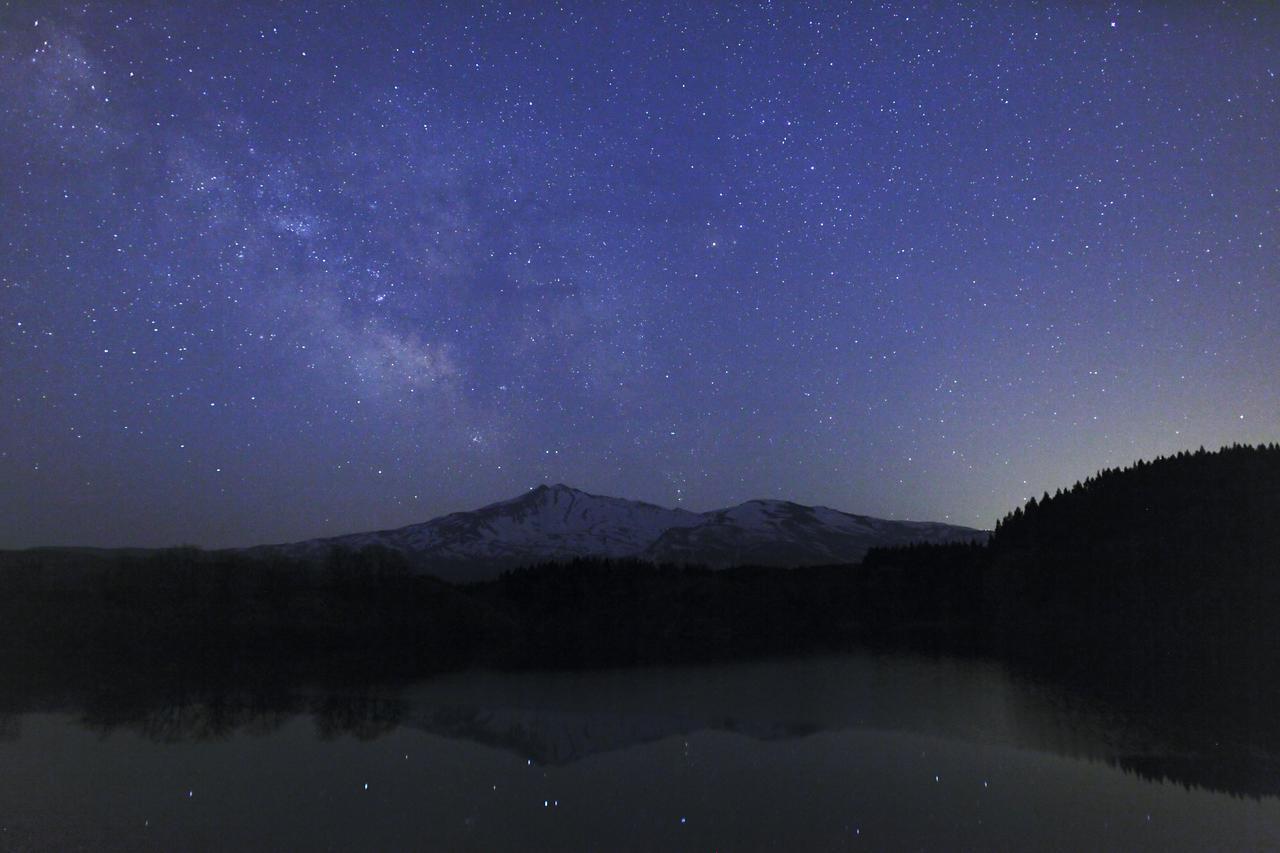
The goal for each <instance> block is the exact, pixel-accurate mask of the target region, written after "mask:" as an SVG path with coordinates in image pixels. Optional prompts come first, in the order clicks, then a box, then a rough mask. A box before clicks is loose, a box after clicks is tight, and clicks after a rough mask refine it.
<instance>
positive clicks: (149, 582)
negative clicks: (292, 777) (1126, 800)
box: [0, 444, 1280, 683]
mask: <svg viewBox="0 0 1280 853" xmlns="http://www.w3.org/2000/svg"><path fill="white" fill-rule="evenodd" d="M1276 519H1280V445H1275V444H1270V445H1263V446H1258V447H1251V446H1243V445H1233V446H1231V447H1226V448H1223V449H1221V450H1219V451H1217V452H1212V453H1210V452H1207V451H1205V450H1203V449H1201V450H1199V451H1196V452H1193V453H1192V452H1186V453H1179V454H1177V455H1175V456H1171V457H1167V458H1159V459H1156V460H1153V461H1150V462H1138V463H1136V464H1135V465H1133V466H1131V467H1129V468H1126V469H1123V470H1121V469H1108V470H1104V471H1099V472H1098V473H1097V474H1095V475H1094V476H1092V477H1089V478H1087V479H1085V480H1084V481H1082V482H1079V483H1076V484H1075V485H1073V486H1072V487H1071V488H1069V489H1065V490H1060V491H1058V492H1056V493H1055V494H1053V495H1048V494H1046V495H1044V496H1043V497H1042V498H1039V499H1034V500H1032V501H1029V502H1028V503H1027V504H1026V505H1025V506H1023V507H1019V508H1017V509H1015V510H1014V511H1013V512H1011V513H1009V514H1008V515H1007V516H1005V517H1004V518H1003V519H1001V521H1000V522H999V524H998V525H997V527H996V529H995V532H994V533H993V534H992V536H991V537H990V541H989V542H987V543H976V544H952V545H915V546H908V547H902V548H887V549H873V550H872V551H870V552H869V553H868V554H867V555H866V557H865V559H864V560H863V561H862V563H861V564H860V565H855V566H827V567H816V568H805V569H791V570H788V569H778V568H760V567H738V568H734V569H727V570H718V571H712V570H709V569H705V568H700V567H696V566H675V565H653V564H649V563H643V562H637V561H607V560H576V561H573V562H570V563H567V564H547V565H541V566H532V567H528V568H524V569H519V570H515V571H510V572H507V573H505V574H504V575H502V576H501V577H500V578H498V579H497V580H493V581H488V582H484V583H475V584H469V585H455V584H449V583H446V582H444V581H440V580H438V579H436V578H433V577H430V576H427V575H422V574H417V573H414V572H411V571H410V566H409V564H408V563H407V562H406V560H405V558H404V556H403V555H401V554H399V553H397V552H394V551H389V550H386V549H378V548H370V549H365V550H361V551H347V550H341V549H337V550H334V551H332V552H330V553H329V554H328V555H327V556H326V557H325V558H324V559H323V560H322V561H319V562H303V561H298V560H291V559H286V558H282V557H279V556H273V557H260V556H249V555H247V554H244V553H241V552H203V551H199V550H197V549H190V548H188V549H175V550H171V551H164V552H155V553H149V554H146V553H143V554H125V555H123V556H119V557H109V558H104V557H101V556H97V557H94V556H89V555H86V556H84V558H83V559H82V560H79V561H78V562H77V561H75V560H72V561H70V563H68V561H67V559H66V557H65V555H64V556H63V557H60V558H59V560H60V562H56V563H55V562H51V560H50V558H49V556H48V554H47V553H45V552H30V553H25V552H16V553H15V554H11V555H9V559H8V561H7V563H6V564H5V565H4V566H3V567H2V568H0V650H3V649H6V648H7V649H18V650H22V651H23V652H24V653H28V654H32V655H43V656H46V657H48V658H49V659H50V661H51V665H55V664H57V663H58V662H66V661H69V660H83V659H88V658H94V657H98V658H101V657H104V656H111V657H114V658H116V659H119V660H127V661H134V662H137V663H145V664H147V665H157V666H159V665H171V666H172V668H174V669H180V668H182V667H183V666H184V665H189V664H191V663H192V662H196V663H198V665H199V666H200V667H202V668H204V669H208V670H216V669H218V668H223V669H228V670H244V669H245V668H253V667H271V666H277V667H279V668H285V669H289V670H291V671H295V672H296V671H305V669H306V668H307V667H314V668H315V669H316V670H317V671H323V670H332V669H333V668H341V667H349V668H352V669H355V670H361V671H371V670H372V671H386V672H388V673H413V672H429V671H435V670H439V669H449V668H456V667H461V666H468V665H475V664H484V665H495V666H512V667H525V666H535V667H558V666H589V665H606V664H628V663H642V662H653V661H674V660H701V659H717V658H725V657H733V656H741V655H753V654H762V653H774V652H792V651H795V652H799V651H809V650H814V649H836V648H841V647H844V646H847V645H849V644H851V643H879V644H889V645H894V644H904V643H913V644H923V645H927V646H932V647H937V648H939V649H944V650H950V651H959V650H965V651H969V650H972V651H979V652H985V653H990V654H997V655H1000V656H1001V657H1006V658H1016V659H1020V660H1028V661H1032V662H1036V663H1038V664H1039V665H1042V666H1043V667H1045V668H1057V669H1058V670H1059V671H1062V672H1066V671H1068V670H1073V669H1078V670H1080V671H1081V672H1082V673H1084V674H1085V675H1086V676H1088V675H1089V674H1092V676H1090V677H1096V674H1097V671H1098V667H1099V666H1101V667H1104V668H1105V667H1106V666H1107V665H1109V662H1112V661H1123V662H1126V666H1127V662H1132V661H1143V662H1151V663H1152V666H1153V667H1154V668H1155V669H1156V670H1158V671H1160V672H1164V671H1166V670H1168V669H1169V668H1170V667H1171V666H1176V667H1179V668H1181V669H1182V670H1183V671H1194V672H1197V673H1199V674H1200V675H1204V673H1206V672H1208V671H1210V670H1212V671H1214V672H1215V673H1218V676H1215V677H1220V678H1222V679H1235V681H1236V682H1237V683H1246V682H1250V681H1256V679H1252V678H1251V674H1252V673H1256V672H1268V673H1270V672H1275V671H1276V670H1277V661H1280V632H1277V631H1275V630H1273V629H1272V628H1271V625H1272V623H1273V620H1274V614H1276V613H1277V612H1280V610H1278V609H1280V570H1278V569H1280V525H1278V524H1276ZM1277 683H1280V680H1277Z"/></svg>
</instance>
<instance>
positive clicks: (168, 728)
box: [0, 655, 1280, 850]
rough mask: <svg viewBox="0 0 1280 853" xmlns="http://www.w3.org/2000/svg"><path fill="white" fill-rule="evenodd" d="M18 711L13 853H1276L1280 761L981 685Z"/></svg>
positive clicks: (586, 692)
mask: <svg viewBox="0 0 1280 853" xmlns="http://www.w3.org/2000/svg"><path fill="white" fill-rule="evenodd" d="M10 699H11V700H12V701H10V702H8V703H7V705H6V707H26V710H23V711H20V712H14V713H9V714H7V715H4V716H0V768H2V769H3V772H2V773H0V848H3V849H15V850H24V849H50V850H73V849H79V848H86V849H157V850H199V849H236V850H244V849H291V850H292V849H317V850H319V849H332V850H351V849H370V850H387V849H441V850H503V849H549V850H556V849H569V850H574V849H593V850H600V849H609V850H615V849H629V850H660V849H661V850H666V849H677V850H680V849H687V850H756V849H815V850H846V849H847V850H860V849H866V850H886V849H912V850H919V849H926V850H955V849H1004V850H1033V849H1049V850H1052V849H1061V850H1085V849H1115V850H1139V849H1149V850H1168V849H1280V798H1277V797H1276V796H1274V795H1272V794H1271V793H1268V791H1270V790H1274V789H1275V788H1280V784H1278V783H1277V780H1275V779H1274V778H1271V777H1270V776H1269V774H1270V771H1269V769H1268V768H1270V767H1271V766H1272V764H1271V763H1270V757H1269V756H1267V755H1261V756H1258V762H1257V764H1256V766H1253V767H1251V768H1248V769H1247V772H1244V773H1238V772H1235V771H1239V770H1240V768H1233V767H1226V768H1223V767H1222V766H1219V765H1220V764H1221V759H1220V757H1219V758H1217V759H1215V755H1216V750H1219V749H1220V745H1219V744H1218V743H1217V741H1216V740H1214V739H1213V738H1207V739H1206V741H1205V742H1204V743H1199V742H1197V741H1196V736H1195V735H1194V734H1192V735H1191V736H1190V737H1188V736H1187V735H1186V734H1185V729H1184V730H1181V731H1183V734H1177V733H1176V732H1177V731H1180V730H1179V729H1178V728H1177V727H1176V726H1170V727H1169V730H1168V731H1165V730H1164V727H1162V726H1160V725H1152V724H1151V723H1150V721H1136V720H1132V719H1127V718H1125V717H1124V716H1122V715H1118V714H1115V713H1112V712H1108V711H1106V710H1104V709H1103V708H1100V707H1097V706H1091V705H1090V704H1089V703H1085V702H1082V701H1080V700H1077V699H1072V698H1071V697H1070V696H1068V695H1067V694H1065V693H1060V692H1055V691H1054V690H1052V689H1050V688H1046V687H1037V686H1034V685H1032V684H1030V683H1028V682H1023V681H1020V680H1018V679H1015V678H1012V677H1010V676H1009V675H1007V674H1006V673H1005V671H1004V670H1003V669H1002V668H1001V667H999V666H997V665H994V664H985V663H978V662H972V661H956V660H929V659H921V658H913V657H902V656H871V655H852V656H841V657H831V658H821V659H806V660H784V661H766V662H755V663H746V664H732V665H720V666H708V667H690V668H678V669H640V670H619V671H608V672H593V673H553V674H548V673H521V674H498V673H468V674H461V675H452V676H447V677H442V678H438V679H434V680H431V681H427V682H423V683H418V684H413V685H405V686H400V687H397V688H379V689H344V690H333V689H330V690H320V689H315V688H312V689H300V690H284V689H280V690H272V691H270V692H267V693H264V692H262V691H257V692H254V691H237V690H223V691H214V692H210V691H195V690H191V689H188V688H185V687H183V688H179V687H175V688H174V689H173V690H172V691H171V692H170V693H168V694H167V695H164V696H161V697H156V696H149V697H147V698H146V699H145V700H136V701H133V700H127V699H126V700H121V698H120V697H119V696H116V697H115V698H114V699H106V698H103V697H92V698H85V697H82V696H81V697H65V696H64V697H52V696H48V695H46V696H43V697H41V698H39V699H33V700H32V701H31V702H30V703H28V705H27V706H24V705H23V703H22V702H20V701H17V699H16V698H14V697H10ZM1171 732H1172V734H1171ZM1255 751H1256V750H1255ZM1215 761H1217V763H1216V764H1215ZM1238 778H1244V779H1247V780H1248V783H1247V784H1239V785H1237V783H1236V782H1235V781H1234V780H1236V779H1238ZM1224 779H1225V780H1227V781H1224ZM1271 785H1274V787H1269V786H1271ZM1259 791H1262V793H1259Z"/></svg>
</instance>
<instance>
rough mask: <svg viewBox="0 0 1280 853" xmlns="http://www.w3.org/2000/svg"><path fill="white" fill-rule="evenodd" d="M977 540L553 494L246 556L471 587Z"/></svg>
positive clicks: (764, 511)
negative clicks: (397, 567) (391, 570)
mask: <svg viewBox="0 0 1280 853" xmlns="http://www.w3.org/2000/svg"><path fill="white" fill-rule="evenodd" d="M985 536H986V532H985V531H980V530H973V529H971V528H966V527H956V526H953V525H947V524H936V523H927V522H905V521H888V520H885V519H878V518H870V517H868V516H859V515H851V514H849V513H844V512H840V511H838V510H834V509H830V508H828V507H822V506H817V507H810V506H803V505H801V504H796V503H791V502H789V501H779V500H754V501H747V502H746V503H742V504H739V505H737V506H734V507H729V508H727V509H721V510H713V511H711V512H705V513H694V512H689V511H688V510H683V509H669V508H666V507H660V506H655V505H654V504H648V503H643V502H641V501H629V500H623V499H621V498H612V497H605V496H601V495H593V494H589V493H587V492H583V491H580V490H578V489H573V488H570V487H568V486H565V485H560V484H557V485H554V486H545V485H544V486H538V487H537V488H535V489H532V490H530V491H529V492H526V493H525V494H523V495H520V496H519V497H516V498H513V499H511V500H506V501H499V502H498V503H493V504H489V505H488V506H484V507H481V508H480V509H477V510H473V511H471V512H456V513H452V514H450V515H446V516H442V517H440V518H436V519H432V520H431V521H427V522H425V523H422V524H414V525H410V526H408V527H401V528H396V529H393V530H380V531H373V532H369V533H356V534H351V535H347V536H336V537H331V538H327V539H313V540H308V541H305V542H296V543H292V544H287V545H271V546H262V547H260V548H255V549H252V550H253V551H256V552H264V551H266V552H276V553H284V554H287V555H289V556H294V557H300V558H307V559H316V558H321V557H323V556H324V554H325V553H327V552H328V551H330V550H331V549H333V548H337V547H342V548H350V549H359V548H364V547H368V546H381V547H385V548H391V549H394V550H397V551H401V552H404V553H405V554H407V555H408V556H409V557H410V559H411V560H412V562H413V563H414V565H415V566H417V567H419V568H421V569H422V570H424V571H429V572H432V573H433V574H438V575H440V576H441V577H446V578H450V579H455V580H477V579H483V578H486V577H493V576H495V575H497V574H498V573H499V572H501V571H503V570H504V569H507V568H512V567H514V566H519V565H529V564H532V563H538V562H544V561H548V560H564V559H572V558H574V557H609V558H623V557H637V558H640V559H645V560H654V561H662V562H677V563H702V564H706V565H712V566H728V565H735V564H743V563H754V564H760V565H787V566H796V565H814V564H819V563H846V562H856V561H858V560H860V559H861V558H862V556H863V555H864V554H865V553H866V551H867V549H868V548H870V547H875V546H878V545H897V544H906V543H908V542H919V541H928V542H950V541H970V540H977V539H982V538H985Z"/></svg>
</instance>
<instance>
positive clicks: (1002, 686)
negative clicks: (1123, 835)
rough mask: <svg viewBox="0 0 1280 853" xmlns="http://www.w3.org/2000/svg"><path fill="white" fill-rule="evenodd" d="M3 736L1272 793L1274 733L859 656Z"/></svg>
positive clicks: (120, 701)
mask: <svg viewBox="0 0 1280 853" xmlns="http://www.w3.org/2000/svg"><path fill="white" fill-rule="evenodd" d="M7 696H8V699H7V701H5V702H4V703H3V705H2V706H0V736H4V737H7V738H15V737H20V736H21V728H20V715H21V714H22V713H26V712H31V711H38V710H45V711H48V710H61V711H71V712H73V713H76V714H78V715H80V717H81V720H82V723H83V725H85V726H86V727H88V728H91V729H94V730H97V731H102V732H109V731H112V730H115V729H122V728H123V729H129V730H133V731H137V732H138V733H140V734H142V735H144V736H146V737H149V738H151V739H154V740H159V741H166V742H168V741H180V740H187V739H199V740H208V739H219V738H224V737H227V736H229V735H231V734H233V733H235V732H245V733H249V734H257V735H264V736H265V735H270V734H271V733H272V732H274V731H275V730H277V729H278V728H279V727H280V726H281V725H282V724H283V723H284V722H286V721H288V720H289V719H292V718H294V717H297V716H299V715H308V716H310V717H311V718H312V719H313V720H314V721H315V725H316V732H317V735H318V736H320V737H322V738H335V737H341V736H346V735H352V736H355V737H358V738H366V739H367V738H374V737H377V736H379V735H381V734H384V733H386V732H388V731H390V730H391V729H393V728H395V727H397V726H405V727H410V728H416V729H419V730H422V731H426V732H429V733H431V734H434V735H438V736H441V737H445V738H449V739H454V740H466V741H470V742H474V743H478V744H483V745H485V746H489V747H496V748H500V749H504V750H507V751H510V752H513V753H515V754H517V755H519V756H520V757H522V758H527V759H529V760H531V761H534V762H537V763H540V764H551V765H562V764H568V763H572V762H575V761H579V760H582V759H586V758H589V757H591V756H593V755H597V754H600V753H606V752H612V751H615V750H622V749H627V748H631V747H636V746H640V745H643V744H647V743H652V742H656V741H660V740H663V739H666V738H670V737H680V736H689V735H691V734H694V733H697V732H701V731H717V732H725V733H732V734H738V735H742V736H746V737H751V738H755V739H761V740H778V739H784V738H792V737H803V736H807V735H810V734H814V733H819V732H828V731H849V730H857V731H864V732H876V731H882V732H893V733H907V734H915V735H925V736H930V737H938V738H943V739H947V740H953V741H959V742H968V743H978V744H987V745H992V746H1009V747H1014V748H1019V749H1026V750H1033V751H1040V752H1048V753H1054V754H1058V755H1065V756H1069V757H1074V758H1082V759H1088V760H1093V761H1104V762H1107V763H1109V764H1111V765H1113V766H1117V767H1120V768H1122V769H1124V770H1125V771H1127V772H1133V773H1137V774H1139V775H1140V776H1142V777H1144V778H1147V779H1153V780H1163V779H1168V780H1171V781H1174V782H1178V783H1181V784H1185V785H1195V786H1199V787H1205V788H1210V789H1214V790H1221V791H1227V792H1230V793H1233V794H1237V795H1252V796H1260V795H1265V796H1277V795H1280V773H1278V772H1277V771H1278V770H1280V766H1278V764H1277V761H1276V758H1275V757H1276V756H1277V755H1278V754H1280V733H1278V731H1277V728H1278V727H1277V726H1276V725H1275V724H1272V725H1270V726H1267V727H1265V728H1261V729H1259V728H1254V729H1251V730H1247V731H1229V730H1225V729H1223V728H1222V727H1221V722H1220V720H1216V719H1210V718H1207V717H1205V716H1197V715H1187V714H1186V713H1185V712H1184V713H1181V714H1174V713H1169V714H1165V715H1162V714H1151V713H1143V714H1134V713H1122V712H1120V711H1119V710H1117V707H1116V706H1114V705H1108V704H1107V703H1106V702H1104V701H1099V700H1097V699H1096V698H1095V699H1090V700H1088V701H1086V700H1085V699H1084V698H1082V697H1081V696H1080V695H1077V694H1073V693H1070V692H1067V691H1065V690H1063V689H1061V688H1059V687H1053V686H1050V685H1046V684H1044V683H1037V682H1035V681H1032V680H1029V679H1025V678H1014V677H1011V676H1010V675H1009V674H1008V673H1007V672H1006V671H1005V670H1004V669H1003V668H1002V667H1000V666H998V665H995V664H991V663H986V662H981V661H974V660H958V659H945V658H944V659H925V658H919V657H906V656H874V655H867V654H864V655H855V656H841V657H829V658H816V659H800V660H776V661H763V662H755V663H744V664H733V665H725V666H709V667H690V668H663V669H628V670H615V671H596V672H585V673H584V672H578V673H572V672H570V673H565V672H560V673H534V672H522V673H514V674H509V673H486V672H472V673H463V674H456V675H450V676H445V677H441V678H437V679H433V680H430V681H425V682H419V683H415V684H412V685H400V686H396V687H381V688H377V689H370V688H358V687H346V688H342V689H315V688H311V689H298V690H284V689H281V688H279V687H272V688H270V689H241V688H228V687H227V686H226V685H224V686H222V687H220V688H207V689H199V688H192V687H187V688H185V689H181V690H177V689H173V688H164V687H161V688H156V689H153V690H150V691H148V690H143V689H139V686H138V685H130V688H129V689H127V690H120V689H117V690H115V691H110V690H108V691H102V690H88V691H86V690H80V691H76V690H68V691H64V692H62V693H61V694H60V695H57V696H56V697H55V696H51V695H50V694H48V693H45V694H43V695H28V696H25V697H24V696H22V695H21V694H16V693H14V692H12V691H8V692H7Z"/></svg>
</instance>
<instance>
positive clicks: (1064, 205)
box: [0, 2, 1280, 547]
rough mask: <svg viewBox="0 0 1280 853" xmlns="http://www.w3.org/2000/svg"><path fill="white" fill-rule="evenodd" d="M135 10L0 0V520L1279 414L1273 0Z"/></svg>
mask: <svg viewBox="0 0 1280 853" xmlns="http://www.w3.org/2000/svg"><path fill="white" fill-rule="evenodd" d="M173 5H174V8H171V5H170V4H167V3H137V4H128V3H115V4H112V3H98V2H93V3H87V4H76V5H68V6H65V7H59V6H58V4H56V3H49V2H42V3H35V2H25V3H24V2H17V3H7V4H4V5H3V6H2V7H0V547H20V546H28V545H36V544H93V545H123V544H137V545H169V544H176V543H195V544H200V545H205V546H226V545H247V544H253V543H258V542H268V541H284V540H290V539H299V538H306V537H311V536H318V535H326V534H337V533H342V532H349V531H355V530H362V529H370V528H379V527H391V526H398V525H402V524H409V523H414V522H419V521H423V520H426V519H427V518H430V517H432V516H435V515H438V514H441V513H444V512H449V511H454V510H459V509H470V508H473V507H475V506H477V505H480V504H483V503H487V502H490V501H494V500H499V499H503V498H507V497H511V496H513V495H515V494H517V493H519V492H521V491H523V490H526V489H528V488H530V487H532V486H534V485H536V484H538V483H541V482H565V483H568V484H570V485H573V486H576V487H578V488H582V489H585V490H587V491H591V492H596V493H602V494H611V495H617V496H622V497H629V498H635V499H642V500H648V501H652V502H655V503H659V504H663V505H677V504H678V505H682V506H686V507H688V508H691V509H696V510H703V509H710V508H713V507H717V506H723V505H727V504H732V503H737V502H739V501H742V500H746V499H750V498H760V497H776V498H785V499H791V500H796V501H799V502H803V503H811V504H812V503H821V504H826V505H828V506H832V507H835V508H838V509H843V510H846V511H850V512H857V513H864V514H869V515H879V516H884V517H892V518H914V519H929V520H939V521H942V520H949V521H952V522H955V523H961V524H971V525H975V526H990V525H992V524H994V522H995V520H996V519H997V518H998V517H999V516H1000V515H1002V514H1003V513H1004V512H1005V511H1007V510H1008V509H1011V508H1012V507H1013V506H1014V505H1016V504H1018V503H1019V502H1020V501H1022V500H1024V499H1025V498H1027V497H1030V496H1031V495H1033V494H1037V495H1038V494H1039V493H1040V492H1041V491H1042V490H1045V489H1048V490H1050V491H1052V490H1053V489H1055V488H1057V487H1059V486H1068V485H1070V484H1071V483H1072V482H1074V481H1075V480H1076V479H1081V478H1083V477H1085V476H1087V475H1089V474H1091V473H1093V472H1094V471H1096V470H1097V469H1099V468H1102V467H1104V466H1111V465H1121V464H1126V463H1128V462H1130V461H1132V460H1134V459H1137V458H1139V457H1148V458H1149V457H1152V456H1154V455H1157V454H1161V453H1168V452H1172V451H1176V450H1179V449H1183V448H1195V447H1197V446H1199V445H1201V444H1203V445H1206V446H1208V447H1211V448H1212V447H1216V446H1217V445H1220V444H1223V443H1230V442H1234V441H1264V440H1265V441H1272V440H1276V439H1277V438H1280V248H1277V247H1278V245H1280V240H1278V238H1280V104H1278V102H1277V96H1278V95H1280V76H1278V75H1280V4H1271V3H1250V4H1245V3H1239V4H1231V3H1210V2H1199V3H1164V2H1161V3H1156V2H1153V3H1149V4H1142V5H1137V4H1112V5H1109V6H1108V5H1104V4H1101V3H1097V4H1086V3H1031V2H1016V3H999V4H989V3H988V4H960V5H953V4H946V3H929V4H920V5H908V4H903V5H896V4H884V5H878V6H875V7H872V8H868V9H863V8H861V7H862V4H853V5H856V6H857V7H858V8H857V9H856V11H847V10H846V11H840V10H837V9H834V8H833V7H834V6H836V4H828V3H814V4H811V5H801V4H786V3H778V4H772V3H765V4H760V5H737V4H735V5H728V4H713V3H689V4H687V5H682V6H661V5H658V4H634V5H631V4H628V5H621V4H607V3H600V4H583V5H581V6H577V7H574V6H557V7H555V8H553V7H552V5H551V4H549V3H547V4H544V3H526V4H518V5H514V4H513V5H500V4H483V5H481V4H479V3H456V4H441V5H438V6H434V7H433V6H431V5H430V4H426V3H407V2H406V3H402V4H388V5H386V6H383V5H382V4H372V3H348V4H324V3H320V4H302V3H283V4H267V3H262V4H248V3H244V4H235V3H216V4H215V3H209V4H205V3H200V4H194V3H193V4H183V5H186V6H187V8H184V9H178V8H176V6H177V4H173ZM375 7H378V8H375Z"/></svg>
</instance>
